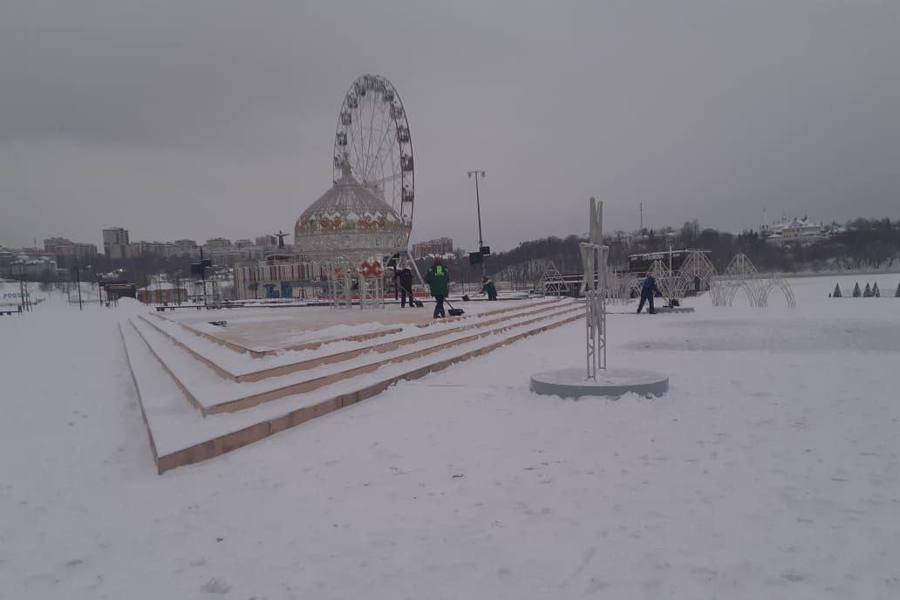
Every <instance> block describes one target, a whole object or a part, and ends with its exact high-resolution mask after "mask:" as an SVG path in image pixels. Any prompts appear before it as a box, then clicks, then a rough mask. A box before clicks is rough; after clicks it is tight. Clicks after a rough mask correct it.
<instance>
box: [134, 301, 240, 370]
mask: <svg viewBox="0 0 900 600" xmlns="http://www.w3.org/2000/svg"><path fill="white" fill-rule="evenodd" d="M138 318H139V319H141V320H142V321H144V322H145V323H147V325H149V326H150V327H152V328H153V329H155V330H156V331H158V332H159V333H161V334H162V335H164V336H165V337H166V339H168V340H169V341H170V342H172V343H173V344H175V345H176V346H178V347H179V348H181V349H182V350H184V351H185V352H187V353H188V354H190V355H191V356H193V357H194V358H195V359H197V360H199V361H200V362H202V363H203V364H204V365H206V366H207V367H209V368H210V369H212V370H213V372H215V374H216V375H218V376H219V377H221V378H222V379H228V380H230V381H235V382H237V381H239V379H238V376H237V375H235V374H234V373H232V372H231V371H229V370H228V369H226V368H225V367H222V366H220V365H219V364H218V363H216V362H215V361H213V360H212V359H210V358H207V357H206V356H204V355H202V354H200V353H199V352H198V351H196V350H194V349H193V348H191V347H190V346H188V345H187V344H185V343H184V342H182V341H180V340H179V339H178V338H176V337H175V336H173V335H172V334H171V333H169V332H168V331H166V330H165V329H163V328H162V327H160V326H158V325H157V324H156V323H153V322H151V321H150V320H148V319H146V318H145V317H143V316H139V317H138Z"/></svg>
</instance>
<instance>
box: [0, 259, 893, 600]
mask: <svg viewBox="0 0 900 600" xmlns="http://www.w3.org/2000/svg"><path fill="white" fill-rule="evenodd" d="M875 280H877V281H878V285H879V287H880V288H881V289H882V291H885V290H891V291H892V290H894V289H896V287H897V282H898V280H900V275H884V274H879V275H877V276H873V275H861V276H841V277H823V278H797V279H792V280H791V284H792V285H793V287H794V291H795V294H796V296H797V301H798V307H797V308H796V309H794V310H790V309H788V308H786V307H784V302H783V299H781V298H779V297H778V296H777V295H776V294H773V296H772V297H771V298H770V301H769V304H770V306H769V308H767V309H753V308H750V307H748V306H746V300H744V299H742V298H741V297H740V296H739V297H738V301H737V302H736V305H735V306H734V307H732V308H714V307H712V306H710V303H709V299H708V298H699V299H696V300H691V301H688V302H686V304H687V305H690V306H694V307H695V308H696V312H694V313H690V314H677V315H676V314H671V315H654V316H650V315H640V316H638V315H633V314H614V315H611V316H610V317H609V321H608V323H609V339H610V350H609V364H610V366H611V367H612V366H623V367H626V366H634V367H643V368H649V369H653V370H658V371H662V372H664V373H668V374H669V376H670V385H671V388H670V392H669V393H668V394H667V395H666V396H664V397H662V398H659V399H652V400H651V399H645V398H641V397H637V396H626V397H623V398H621V399H619V400H618V401H611V400H607V399H601V398H588V399H583V400H581V401H577V402H574V401H568V400H562V399H559V398H553V397H543V396H536V395H533V394H531V393H530V392H529V391H528V378H529V376H530V375H531V374H532V373H535V372H538V371H544V370H549V369H555V368H560V367H567V366H578V365H580V364H582V362H583V354H582V352H583V335H584V326H583V324H581V323H573V324H571V325H567V326H565V327H562V328H560V329H558V330H554V331H552V332H549V333H546V334H544V335H541V336H538V337H535V338H530V339H527V340H524V341H521V342H518V343H516V344H514V345H511V346H509V347H506V348H503V349H500V350H497V351H495V352H492V353H490V354H488V355H485V356H483V357H480V358H478V359H476V360H473V361H469V362H466V363H462V364H460V365H457V366H454V367H451V368H449V369H447V370H445V371H442V372H440V373H436V374H433V375H430V376H428V377H426V378H424V379H421V380H418V381H416V382H408V383H401V384H399V385H397V386H395V387H394V388H391V389H390V390H388V391H387V392H385V393H384V394H382V395H380V396H377V397H375V398H373V399H371V400H368V401H365V402H362V403H360V404H357V405H354V406H353V407H350V408H347V409H344V410H341V411H338V412H336V413H333V414H330V415H327V416H325V417H321V418H319V419H316V420H314V421H312V422H309V423H307V424H304V425H302V426H300V427H296V428H293V429H290V430H287V431H285V432H283V433H280V434H278V435H275V436H272V437H270V438H267V439H266V440H264V441H262V442H260V443H257V444H253V445H251V446H248V447H246V448H243V449H241V450H239V451H236V452H232V453H229V454H226V455H224V456H222V457H219V458H217V459H214V460H212V461H208V462H205V463H200V464H198V465H194V466H190V467H184V468H179V469H175V470H173V471H170V472H168V473H166V474H164V475H162V476H158V475H156V471H155V468H154V465H153V462H152V458H151V454H150V451H149V448H148V441H147V435H146V430H145V427H144V424H143V422H142V419H141V415H140V411H139V408H138V404H137V397H136V394H135V390H134V386H133V382H132V379H131V375H130V373H129V372H128V367H127V365H126V362H125V358H124V354H123V351H122V343H121V340H120V337H119V332H118V321H119V320H121V319H122V318H123V317H126V316H131V315H137V314H146V310H147V309H146V307H143V306H140V305H138V304H137V303H134V302H128V301H120V303H119V307H118V308H116V309H106V308H101V307H100V306H98V305H96V304H93V305H90V306H89V307H87V306H86V307H85V310H84V311H81V312H79V311H78V309H77V305H76V306H74V307H73V306H70V305H68V304H67V303H66V301H65V297H64V296H63V298H62V300H61V301H60V299H59V298H58V297H56V298H53V299H51V300H48V301H47V302H44V303H42V304H41V305H39V306H38V307H37V308H36V309H35V311H34V312H32V313H29V314H26V315H22V316H18V315H17V316H14V317H0V340H2V344H3V353H2V355H0V397H2V406H3V417H4V418H3V419H0V472H2V473H3V478H2V481H0V596H2V597H4V598H5V597H9V598H75V599H78V598H90V599H96V598H138V599H142V598H148V599H150V598H153V599H158V598H167V597H171V598H209V597H217V596H221V597H225V598H241V599H246V598H253V597H255V598H272V599H274V598H385V599H387V598H448V599H450V598H516V599H522V598H581V597H594V598H653V599H656V598H713V597H720V598H729V599H741V598H746V599H754V600H756V599H759V598H769V597H772V598H810V599H817V600H819V599H823V598H835V599H838V598H840V599H844V598H867V599H881V598H884V599H893V598H897V597H900V519H898V514H900V436H898V427H900V403H898V402H897V400H896V397H897V394H896V389H897V387H898V385H897V384H898V375H897V366H898V365H900V299H895V298H888V297H882V298H865V299H863V298H858V299H848V298H842V299H829V298H827V294H828V293H829V292H830V291H832V290H833V289H834V284H835V283H836V282H840V284H841V289H842V290H844V291H845V292H846V291H847V290H848V289H850V290H852V286H853V283H854V282H855V281H859V282H860V286H861V287H864V286H865V283H866V282H874V281H875ZM742 302H743V304H741V303H742ZM612 308H613V309H615V310H624V309H625V308H628V309H631V310H633V308H634V305H633V304H632V305H626V306H625V307H623V306H622V305H618V306H613V307H612Z"/></svg>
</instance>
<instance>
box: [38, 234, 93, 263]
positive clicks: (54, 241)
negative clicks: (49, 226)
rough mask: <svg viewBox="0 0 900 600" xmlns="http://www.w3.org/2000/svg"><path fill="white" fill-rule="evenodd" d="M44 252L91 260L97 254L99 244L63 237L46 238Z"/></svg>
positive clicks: (57, 255)
mask: <svg viewBox="0 0 900 600" xmlns="http://www.w3.org/2000/svg"><path fill="white" fill-rule="evenodd" d="M44 252H46V253H47V254H52V255H53V256H56V257H72V258H76V259H79V260H90V259H91V258H93V257H95V256H97V246H95V245H94V244H83V243H80V242H73V241H72V240H67V239H66V238H62V237H52V238H48V239H46V240H44Z"/></svg>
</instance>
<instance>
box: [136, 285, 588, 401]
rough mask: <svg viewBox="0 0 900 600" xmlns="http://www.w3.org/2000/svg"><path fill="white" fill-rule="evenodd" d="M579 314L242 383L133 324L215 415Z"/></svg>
mask: <svg viewBox="0 0 900 600" xmlns="http://www.w3.org/2000/svg"><path fill="white" fill-rule="evenodd" d="M578 310H581V307H580V306H577V305H575V304H573V303H564V304H562V306H560V307H558V308H557V311H556V312H554V313H549V314H543V315H540V316H537V317H535V316H533V315H531V314H527V313H526V314H523V315H519V314H517V315H514V316H513V317H511V318H510V319H508V320H504V321H503V322H501V323H500V324H497V325H495V326H489V327H486V328H485V329H484V330H483V331H478V332H476V333H473V334H467V333H466V332H465V331H459V332H455V333H449V334H448V335H446V336H444V337H443V338H442V339H440V340H437V341H434V340H425V341H420V342H418V343H415V344H411V345H410V346H409V347H404V348H400V347H397V348H394V349H393V350H387V351H384V352H382V353H381V355H380V356H377V357H373V356H367V355H364V354H363V355H360V356H357V357H355V358H351V359H348V360H345V361H343V362H341V363H334V364H331V363H325V364H321V365H318V366H316V367H312V368H309V369H306V370H304V371H298V372H293V373H287V374H283V375H279V376H273V377H269V378H267V379H264V380H259V381H253V382H240V383H236V382H234V381H233V380H225V379H223V378H222V377H221V376H219V375H218V373H217V371H214V370H210V369H209V368H204V366H201V365H200V364H198V363H196V362H195V361H194V358H193V355H191V354H190V353H188V352H187V351H185V350H184V348H182V347H179V346H176V345H174V344H172V343H171V342H170V340H169V339H167V338H166V337H165V336H164V335H163V334H161V333H160V332H158V331H156V330H154V329H152V328H151V327H148V326H147V325H146V324H145V323H143V322H132V326H133V327H135V328H136V330H137V331H138V334H139V336H140V337H141V338H142V339H143V340H144V342H145V343H147V345H148V346H149V347H150V350H151V352H152V353H153V355H154V356H155V357H156V358H157V359H158V360H159V361H160V363H161V364H162V366H163V368H164V369H165V370H166V371H167V372H168V373H169V374H170V375H171V376H172V377H173V378H174V379H175V380H176V382H177V383H178V385H179V386H180V387H181V389H182V390H183V391H184V393H185V396H186V397H187V398H188V400H190V401H191V403H192V404H194V406H196V407H198V408H199V409H200V411H201V412H202V413H203V414H204V415H210V414H218V413H222V412H233V411H236V410H244V409H246V408H250V407H253V406H256V405H258V404H261V403H263V402H271V401H272V400H277V399H278V398H283V397H285V396H290V395H294V394H299V393H307V392H311V391H313V390H316V389H319V388H321V387H323V386H326V385H330V384H333V383H335V382H338V381H341V380H345V379H349V378H352V377H356V376H359V375H362V374H365V373H370V372H373V371H375V370H377V369H379V368H381V367H384V366H386V365H390V364H396V363H399V362H406V361H410V360H414V359H418V358H421V357H423V356H426V355H430V354H434V353H436V352H441V351H443V350H447V349H449V348H452V347H454V346H459V345H463V344H466V343H469V342H474V341H477V340H478V339H480V338H483V337H485V336H488V335H496V334H501V333H504V332H506V331H508V330H511V329H515V328H520V327H525V326H528V325H532V324H534V323H537V322H539V321H542V320H546V319H550V318H554V317H556V316H559V315H561V314H564V313H570V312H573V311H578ZM492 322H493V321H492ZM205 364H206V363H203V365H205Z"/></svg>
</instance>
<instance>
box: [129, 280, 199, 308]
mask: <svg viewBox="0 0 900 600" xmlns="http://www.w3.org/2000/svg"><path fill="white" fill-rule="evenodd" d="M187 297H188V294H187V290H186V289H184V288H183V287H181V286H179V285H175V284H174V283H172V282H169V281H160V282H153V283H151V284H150V285H148V286H146V287H142V288H140V289H139V290H137V299H138V300H139V301H140V302H143V303H144V304H176V303H178V302H184V301H186V300H187Z"/></svg>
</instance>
